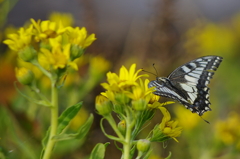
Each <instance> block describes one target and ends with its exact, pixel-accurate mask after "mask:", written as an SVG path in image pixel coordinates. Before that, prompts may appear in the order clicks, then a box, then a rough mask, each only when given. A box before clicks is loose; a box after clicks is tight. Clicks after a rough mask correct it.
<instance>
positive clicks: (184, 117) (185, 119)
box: [174, 105, 202, 130]
mask: <svg viewBox="0 0 240 159" xmlns="http://www.w3.org/2000/svg"><path fill="white" fill-rule="evenodd" d="M174 111H175V112H176V113H175V114H176V115H177V119H178V121H179V123H180V125H181V126H182V127H183V128H184V130H192V129H193V128H194V127H196V126H197V125H198V123H199V121H202V119H201V118H199V117H198V116H196V115H195V114H193V113H189V111H188V110H187V109H186V108H185V107H183V106H182V105H179V106H176V107H174Z"/></svg>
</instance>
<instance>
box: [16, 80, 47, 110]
mask: <svg viewBox="0 0 240 159" xmlns="http://www.w3.org/2000/svg"><path fill="white" fill-rule="evenodd" d="M14 87H15V88H16V90H17V91H18V93H19V94H21V95H22V96H23V97H25V98H26V99H27V100H29V101H31V102H33V103H36V104H39V105H43V106H46V107H51V106H52V104H51V103H50V102H49V101H47V100H36V99H33V98H31V97H29V96H27V95H25V94H23V93H22V92H21V91H20V90H19V89H18V87H17V84H16V82H14Z"/></svg>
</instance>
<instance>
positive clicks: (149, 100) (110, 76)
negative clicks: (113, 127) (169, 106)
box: [102, 64, 161, 109]
mask: <svg viewBox="0 0 240 159" xmlns="http://www.w3.org/2000/svg"><path fill="white" fill-rule="evenodd" d="M140 71H141V69H139V70H137V71H136V64H132V65H131V67H130V69H129V71H128V70H127V69H126V67H124V66H122V67H121V68H120V73H119V75H117V74H116V73H112V72H108V73H107V81H108V83H102V86H103V88H105V89H106V91H105V92H103V93H102V95H104V96H105V97H107V98H108V99H109V100H111V101H112V102H113V103H115V104H116V103H121V104H126V103H128V102H129V101H131V102H132V104H133V107H134V106H136V107H134V108H135V109H145V108H146V106H149V107H153V106H152V105H153V104H154V105H155V106H154V107H155V108H156V107H158V106H161V105H160V103H158V102H157V101H158V100H159V96H156V95H154V94H152V92H153V91H154V90H153V89H149V88H148V83H149V80H148V79H146V80H145V81H144V82H143V80H142V79H141V78H140V77H143V76H147V74H144V75H138V74H139V72H140ZM140 103H142V104H140ZM138 106H140V108H138Z"/></svg>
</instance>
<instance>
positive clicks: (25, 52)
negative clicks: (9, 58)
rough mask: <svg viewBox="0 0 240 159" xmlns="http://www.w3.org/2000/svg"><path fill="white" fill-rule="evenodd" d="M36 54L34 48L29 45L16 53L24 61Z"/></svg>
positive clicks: (29, 59) (28, 60)
mask: <svg viewBox="0 0 240 159" xmlns="http://www.w3.org/2000/svg"><path fill="white" fill-rule="evenodd" d="M36 55H37V52H36V50H35V49H34V48H33V47H31V46H27V47H25V48H24V49H22V50H20V51H19V53H18V56H19V58H20V59H22V60H23V61H25V62H30V61H31V60H33V59H34V58H35V57H36Z"/></svg>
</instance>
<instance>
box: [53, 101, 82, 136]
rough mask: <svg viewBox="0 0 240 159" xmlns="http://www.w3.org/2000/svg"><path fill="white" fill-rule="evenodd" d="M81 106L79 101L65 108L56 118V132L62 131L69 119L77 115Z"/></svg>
mask: <svg viewBox="0 0 240 159" xmlns="http://www.w3.org/2000/svg"><path fill="white" fill-rule="evenodd" d="M81 107H82V102H79V103H77V104H75V105H73V106H71V107H69V108H67V109H66V110H65V111H64V112H63V113H62V114H61V116H60V117H59V118H58V128H57V134H60V133H62V131H63V130H64V129H65V128H66V127H67V126H68V125H69V123H70V122H71V120H72V119H73V118H74V117H75V116H76V115H77V113H78V112H79V110H80V109H81Z"/></svg>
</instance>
